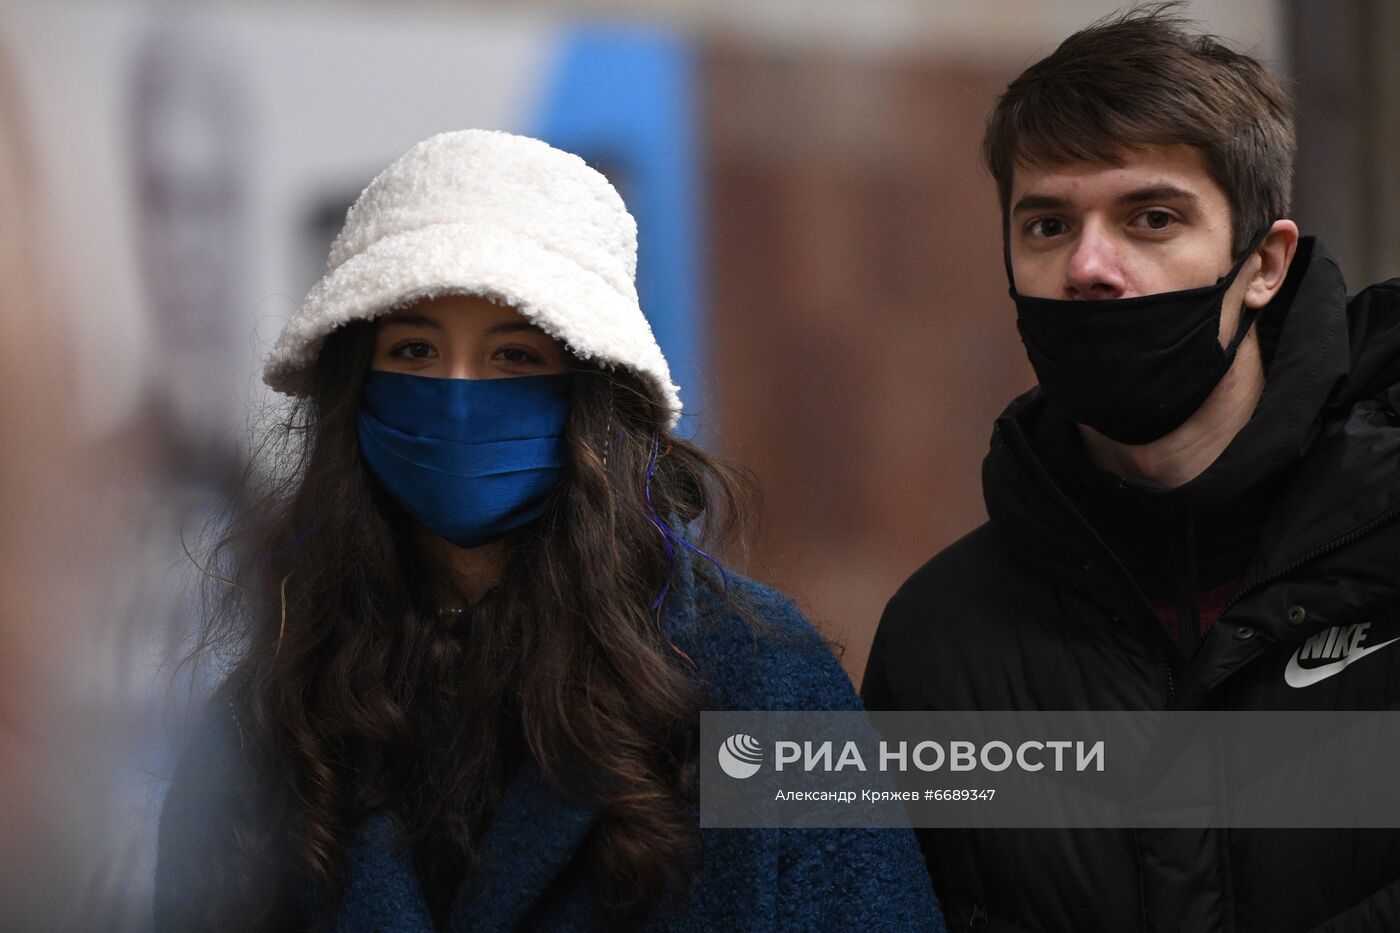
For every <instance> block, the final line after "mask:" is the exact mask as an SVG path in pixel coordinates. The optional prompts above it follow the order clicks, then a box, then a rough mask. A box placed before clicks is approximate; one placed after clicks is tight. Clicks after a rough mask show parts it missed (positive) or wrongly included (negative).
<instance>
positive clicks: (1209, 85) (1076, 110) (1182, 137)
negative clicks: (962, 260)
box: [982, 3, 1295, 250]
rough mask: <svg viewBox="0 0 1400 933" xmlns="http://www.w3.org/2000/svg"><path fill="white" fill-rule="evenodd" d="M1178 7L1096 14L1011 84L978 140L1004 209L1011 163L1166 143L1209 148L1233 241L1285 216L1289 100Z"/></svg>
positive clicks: (1102, 157)
mask: <svg viewBox="0 0 1400 933" xmlns="http://www.w3.org/2000/svg"><path fill="white" fill-rule="evenodd" d="M1179 8H1180V4H1179V3H1158V4H1152V5H1150V6H1146V7H1138V8H1135V9H1131V10H1129V11H1127V12H1125V13H1120V14H1116V15H1114V16H1112V17H1109V18H1107V19H1103V20H1100V21H1098V22H1096V23H1094V24H1093V25H1091V26H1088V27H1087V28H1085V29H1082V30H1080V31H1079V32H1076V33H1075V34H1074V35H1072V36H1070V37H1069V38H1068V39H1066V40H1065V41H1064V42H1062V43H1060V47H1059V48H1057V49H1056V50H1055V51H1054V52H1052V53H1051V54H1050V55H1048V56H1046V57H1045V58H1043V59H1041V60H1040V61H1038V62H1036V63H1035V64H1034V65H1032V66H1031V67H1029V68H1027V69H1026V70H1025V71H1023V72H1022V73H1021V75H1020V77H1018V78H1016V80H1015V81H1012V82H1011V84H1010V85H1008V86H1007V88H1006V92H1005V93H1003V94H1002V95H1001V97H1000V98H998V100H997V104H996V107H995V108H994V109H993V110H992V113H991V116H990V117H988V119H987V134H986V136H985V137H984V138H983V141H982V154H983V157H984V158H985V159H986V162H987V168H988V169H989V170H990V171H991V173H992V177H993V178H995V179H996V183H997V193H998V194H999V195H1000V197H1001V210H1002V216H1003V218H1005V217H1007V212H1008V209H1009V207H1010V200H1011V174H1012V171H1013V170H1014V168H1015V166H1016V165H1017V163H1021V164H1028V165H1055V164H1059V163H1064V162H1072V161H1088V162H1105V163H1110V164H1121V161H1122V160H1121V157H1120V153H1121V152H1122V150H1124V149H1133V148H1137V147H1141V146H1149V145H1171V144H1174V143H1185V144H1187V145H1191V146H1195V147H1197V148H1198V149H1200V150H1201V151H1202V153H1203V154H1204V155H1205V160H1206V165H1207V168H1208V169H1209V171H1210V173H1211V175H1212V177H1213V178H1214V179H1215V181H1216V182H1217V183H1218V184H1219V185H1220V187H1221V188H1222V189H1224V191H1225V194H1226V196H1227V197H1228V198H1229V201H1230V216H1231V231H1232V234H1233V238H1234V246H1233V249H1234V250H1239V249H1242V248H1243V247H1244V245H1245V244H1247V243H1248V242H1249V240H1250V239H1251V238H1252V236H1253V235H1254V234H1255V233H1257V232H1258V231H1260V230H1262V229H1264V228H1265V227H1266V226H1268V225H1269V224H1271V223H1273V221H1275V220H1278V219H1279V218H1282V217H1287V216H1288V209H1289V200H1290V194H1291V189H1292V184H1293V156H1294V151H1295V142H1294V136H1293V102H1292V100H1291V99H1290V97H1289V95H1288V93H1287V92H1286V91H1284V89H1283V88H1282V87H1281V86H1280V85H1279V83H1278V82H1277V81H1275V80H1274V79H1273V78H1272V77H1271V76H1270V75H1269V73H1268V72H1266V71H1265V70H1264V68H1263V66H1262V65H1260V64H1259V62H1257V61H1256V60H1254V59H1253V58H1250V57H1249V56H1248V55H1244V54H1241V53H1239V52H1235V51H1233V50H1231V49H1229V48H1226V47H1225V45H1224V44H1223V43H1222V42H1221V41H1220V40H1219V39H1217V38H1216V37H1214V36H1209V35H1200V34H1194V33H1192V32H1189V31H1188V29H1187V28H1186V27H1187V26H1189V25H1190V24H1189V21H1188V20H1186V19H1184V18H1183V17H1182V16H1181V15H1179V13H1178V10H1179Z"/></svg>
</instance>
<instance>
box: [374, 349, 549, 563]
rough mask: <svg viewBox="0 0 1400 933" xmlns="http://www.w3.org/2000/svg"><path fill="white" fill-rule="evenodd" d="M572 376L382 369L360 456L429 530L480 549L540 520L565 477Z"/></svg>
mask: <svg viewBox="0 0 1400 933" xmlns="http://www.w3.org/2000/svg"><path fill="white" fill-rule="evenodd" d="M569 387H570V380H569V377H568V376H566V375H550V376H520V377H516V378H513V379H433V378H428V377H426V376H410V375H406V374H404V373H390V372H381V371H378V370H375V371H372V372H370V373H369V375H368V376H366V377H365V384H364V390H363V393H362V395H361V399H360V452H361V453H362V454H363V456H364V458H365V462H366V463H367V464H368V465H369V468H370V472H372V473H373V474H374V476H375V478H377V479H378V480H379V482H380V483H381V484H383V486H384V488H385V490H386V491H387V492H388V493H389V495H390V496H392V497H393V498H394V500H395V501H396V502H398V503H399V505H401V506H403V508H404V511H406V512H408V514H409V515H410V516H411V517H412V518H413V520H414V521H416V522H418V523H419V524H420V525H423V526H424V527H426V528H428V529H430V530H432V531H434V532H436V533H437V534H439V535H441V536H442V537H444V538H446V539H447V540H448V541H451V542H452V543H453V544H455V545H457V546H458V547H476V546H478V545H481V544H486V543H487V542H489V541H491V540H493V539H495V538H498V537H500V536H501V535H503V534H505V533H506V532H507V531H510V530H511V529H513V528H519V527H520V526H521V525H524V524H526V523H527V522H531V521H534V520H535V519H536V518H539V516H540V514H541V513H542V512H543V511H544V502H545V498H546V497H547V496H548V494H549V492H550V490H551V489H553V488H554V487H555V486H556V485H557V484H558V483H559V481H560V480H561V479H563V477H564V469H565V464H566V458H565V451H564V439H563V434H564V424H565V422H566V421H567V420H568V416H569Z"/></svg>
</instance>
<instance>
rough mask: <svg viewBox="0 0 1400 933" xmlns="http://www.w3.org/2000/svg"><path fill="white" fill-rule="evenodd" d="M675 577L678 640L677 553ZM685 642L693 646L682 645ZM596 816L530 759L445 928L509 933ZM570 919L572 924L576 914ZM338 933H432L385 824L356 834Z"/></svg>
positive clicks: (689, 608) (691, 594) (366, 825)
mask: <svg viewBox="0 0 1400 933" xmlns="http://www.w3.org/2000/svg"><path fill="white" fill-rule="evenodd" d="M676 551H677V553H676V556H675V559H676V573H675V575H674V580H673V581H672V585H671V590H670V592H669V593H668V594H667V597H666V600H665V603H664V604H663V607H662V609H663V615H662V633H663V634H664V635H665V637H666V638H668V639H676V638H683V636H684V635H685V634H686V633H688V632H689V631H691V630H692V629H693V627H694V623H695V621H696V615H697V610H696V605H695V601H696V592H695V572H694V569H693V567H692V558H691V556H690V555H689V554H688V553H687V552H686V550H685V549H684V548H676ZM685 640H686V641H689V639H685ZM597 818H598V808H596V807H592V806H584V805H582V804H579V803H577V802H575V801H571V800H569V799H568V798H566V797H565V796H564V795H563V794H561V793H560V792H559V791H558V790H556V789H555V788H554V787H553V786H552V785H551V784H550V783H549V781H548V780H546V778H545V776H544V774H543V772H542V771H541V770H540V768H539V765H538V764H536V763H535V761H534V759H533V758H531V757H529V756H526V759H525V761H524V762H523V763H522V764H521V765H520V767H519V768H518V769H517V770H516V773H515V775H514V776H513V777H512V778H511V780H510V782H509V783H508V784H507V785H506V788H505V791H504V793H503V794H502V797H501V803H500V806H499V808H498V810H497V812H496V815H495V816H494V817H493V819H492V821H491V825H490V826H489V827H488V828H487V830H486V832H485V834H484V835H483V836H482V839H481V846H480V849H479V858H478V859H477V861H476V862H475V864H474V866H473V868H472V869H471V870H470V871H469V872H468V874H467V876H466V877H465V878H464V879H463V881H462V884H461V886H460V887H459V888H458V891H457V894H456V896H455V898H454V899H453V903H452V910H451V923H450V926H451V929H452V930H453V931H454V933H459V931H460V933H465V931H467V930H472V931H476V930H505V929H515V928H516V927H518V926H519V925H520V924H521V923H522V921H523V920H524V919H525V918H526V917H527V915H528V914H529V912H530V910H531V909H532V908H534V907H535V906H536V905H537V904H539V902H540V901H541V900H543V899H544V897H545V894H546V892H547V891H548V890H549V888H550V885H551V884H552V883H553V882H554V881H555V879H556V878H558V877H559V875H560V874H561V873H562V872H563V871H564V869H565V867H566V866H567V865H568V864H569V862H570V860H571V859H572V858H573V856H574V855H575V853H577V852H578V850H579V848H580V847H581V846H582V845H583V841H584V839H585V838H586V837H587V835H588V833H589V831H590V830H591V829H592V828H593V826H594V824H595V822H596V821H597ZM575 919H578V918H577V917H575ZM334 929H335V930H336V931H337V933H371V931H374V933H431V931H432V922H431V917H430V914H429V911H428V907H427V902H426V900H425V899H424V896H423V892H422V889H421V887H420V886H419V883H418V877H417V874H416V872H415V871H414V867H413V859H412V854H411V853H410V852H409V851H408V850H407V848H406V847H404V846H403V845H402V844H401V843H400V841H399V834H398V833H397V832H396V830H395V827H394V824H393V823H392V821H391V819H390V818H389V817H387V816H385V815H382V814H381V815H376V816H374V817H371V818H369V819H367V820H365V821H364V822H363V823H362V824H361V825H360V826H359V827H358V829H357V830H356V832H355V833H354V835H353V837H352V839H351V841H350V846H349V851H348V877H347V886H346V894H345V899H344V901H343V902H342V905H341V909H340V911H339V912H338V914H337V918H336V923H335V927H334Z"/></svg>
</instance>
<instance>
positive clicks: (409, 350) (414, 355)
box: [389, 340, 436, 360]
mask: <svg viewBox="0 0 1400 933" xmlns="http://www.w3.org/2000/svg"><path fill="white" fill-rule="evenodd" d="M389 355H390V356H394V357H398V358H399V359H402V360H426V359H428V358H429V357H431V356H435V355H436V351H435V350H434V349H433V345H432V344H430V343H425V342H424V341H422V340H409V341H407V342H405V343H401V344H399V345H398V346H397V347H394V349H392V350H390V351H389Z"/></svg>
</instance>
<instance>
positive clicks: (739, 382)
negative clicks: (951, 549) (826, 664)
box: [705, 46, 1034, 681]
mask: <svg viewBox="0 0 1400 933" xmlns="http://www.w3.org/2000/svg"><path fill="white" fill-rule="evenodd" d="M1014 72H1015V69H1014V68H1013V67H1011V66H1007V67H1004V68H1001V67H994V66H988V67H987V68H985V69H983V68H979V67H975V66H966V65H963V66H959V65H949V64H930V63H918V62H912V61H898V60H894V61H891V60H880V61H876V60H866V59H860V58H833V57H831V56H830V55H829V54H820V53H816V52H806V53H790V54H784V53H778V52H775V51H772V50H762V51H759V50H753V49H749V48H744V47H738V46H719V47H715V48H713V49H712V50H711V52H710V53H709V56H708V60H707V62H706V66H705V78H706V80H705V86H706V88H707V100H706V129H707V133H706V137H707V140H708V141H707V146H708V149H709V151H708V153H707V157H708V165H707V170H708V173H709V178H708V183H709V187H710V216H709V218H708V223H709V231H710V243H709V266H710V268H711V270H712V272H711V275H712V280H711V281H710V283H709V289H708V293H709V298H710V301H711V304H712V310H713V315H714V321H715V335H714V340H715V345H714V347H713V354H714V355H713V359H714V361H715V362H714V366H715V372H716V377H717V378H716V386H717V390H718V393H717V394H718V396H719V397H718V400H717V401H718V411H719V413H720V425H719V432H718V434H719V439H720V443H721V445H722V447H723V451H724V452H725V453H726V454H727V455H729V456H731V457H733V458H735V459H737V460H739V461H740V462H742V463H745V464H747V465H748V466H750V467H751V468H753V469H754V470H755V472H756V473H757V474H758V477H759V479H760V481H761V483H762V487H763V492H764V501H765V508H764V514H763V526H762V534H761V537H760V538H759V539H758V541H757V542H756V543H757V547H756V549H755V551H756V553H755V558H756V560H755V566H754V568H753V569H754V571H755V572H756V573H759V574H760V575H763V576H765V577H767V578H768V579H770V580H772V581H773V582H774V583H776V584H777V585H778V586H780V587H781V588H783V589H785V590H787V591H788V592H790V593H793V594H794V595H795V596H796V597H797V598H798V599H799V602H800V603H801V604H802V605H803V607H804V608H805V609H806V610H807V611H809V612H810V613H811V614H812V616H813V617H814V620H815V621H817V623H818V624H819V625H820V626H822V627H823V629H824V630H825V631H826V632H827V634H828V635H830V636H832V637H835V638H838V639H840V640H841V641H844V642H845V644H846V646H847V651H846V654H845V657H844V663H845V665H846V669H847V671H848V672H849V673H850V674H851V675H852V677H853V679H856V680H857V681H858V680H859V677H860V675H861V673H862V671H863V669H864V665H865V658H866V655H867V653H868V650H869V644H870V640H871V638H872V637H873V636H874V631H875V625H876V622H877V621H878V619H879V616H880V613H881V611H882V610H883V608H884V603H885V601H886V600H887V599H888V598H889V597H890V596H891V595H892V594H893V592H894V590H895V589H896V588H897V587H898V586H899V584H900V583H901V582H903V580H904V579H905V577H907V576H908V575H909V574H910V573H911V572H912V571H913V570H915V569H916V568H917V567H918V566H919V565H920V564H922V563H923V562H924V561H925V560H927V559H928V558H929V557H930V556H932V554H933V553H934V552H935V551H936V550H938V549H939V548H941V547H943V546H944V545H946V544H949V543H950V542H952V541H953V540H955V539H956V538H957V537H959V536H960V535H962V534H963V533H965V532H967V531H969V530H970V529H972V528H973V527H975V526H976V525H977V524H978V523H980V522H981V521H982V520H983V519H984V517H985V513H984V511H983V506H982V495H981V484H980V475H979V471H980V465H981V461H982V456H983V454H984V453H985V451H986V446H987V440H988V437H989V436H990V432H991V424H992V420H993V419H994V418H995V416H996V415H997V414H998V413H999V412H1000V410H1001V408H1002V407H1003V406H1004V405H1005V404H1006V402H1007V401H1008V400H1009V399H1011V398H1012V397H1013V396H1014V395H1016V394H1017V393H1018V392H1020V391H1021V390H1023V389H1025V388H1026V387H1027V386H1029V385H1030V384H1031V383H1032V382H1033V381H1034V380H1033V378H1032V376H1031V373H1030V370H1029V367H1028V366H1027V364H1026V362H1025V357H1024V355H1023V352H1022V349H1021V345H1020V342H1019V341H1018V339H1017V336H1016V331H1015V324H1014V315H1013V311H1012V307H1011V304H1010V301H1009V299H1008V298H1007V294H1006V282H1005V275H1004V273H1003V271H1002V266H1001V260H1000V252H999V251H1000V233H999V227H998V221H997V208H996V197H995V190H994V187H993V185H992V182H991V180H990V178H989V177H988V176H987V175H986V174H985V172H984V171H983V170H982V168H981V165H980V162H979V145H980V141H981V134H982V126H983V121H984V119H985V116H986V113H987V111H988V109H989V108H990V107H991V105H992V102H993V100H994V98H995V95H996V94H997V93H999V91H1000V90H1001V89H1002V88H1003V87H1005V85H1006V82H1007V81H1008V80H1010V78H1011V77H1013V76H1014Z"/></svg>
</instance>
